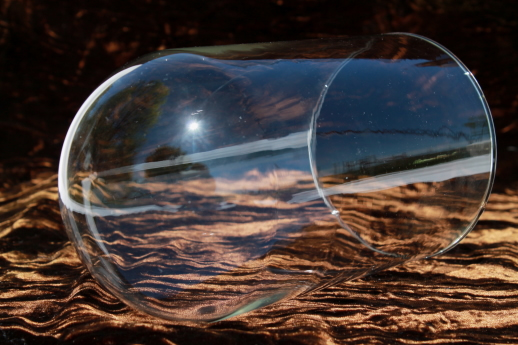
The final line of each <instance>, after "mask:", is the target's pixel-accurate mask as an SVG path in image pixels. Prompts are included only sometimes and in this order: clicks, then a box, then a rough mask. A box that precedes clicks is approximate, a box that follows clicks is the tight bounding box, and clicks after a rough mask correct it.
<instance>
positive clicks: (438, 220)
mask: <svg viewBox="0 0 518 345" xmlns="http://www.w3.org/2000/svg"><path fill="white" fill-rule="evenodd" d="M494 169H495V137H494V129H493V124H492V119H491V115H490V112H489V108H488V106H487V104H486V101H485V99H484V96H483V94H482V92H481V90H480V88H479V87H478V84H477V83H476V81H475V79H474V77H473V75H472V74H471V73H470V72H469V71H468V70H467V69H466V67H465V66H464V65H463V64H462V63H461V62H460V61H459V60H458V59H457V58H456V57H455V56H454V55H453V54H452V53H450V52H449V51H448V50H446V49H445V48H444V47H442V46H440V45H439V44H437V43H435V42H433V41H431V40H429V39H427V38H424V37H420V36H416V35H412V34H403V33H396V34H385V35H377V36H366V37H357V38H348V39H322V40H309V41H296V42H280V43H261V44H245V45H232V46H220V47H202V48H189V49H172V50H164V51H160V52H156V53H153V54H151V55H148V56H145V57H143V58H141V59H139V60H137V61H135V62H133V63H131V64H129V65H127V66H125V67H124V68H122V69H121V70H120V71H119V72H117V73H116V74H114V75H113V76H112V77H110V78H109V79H108V80H106V81H105V82H104V83H103V84H102V85H101V86H99V88H97V89H96V90H95V91H94V93H93V94H92V95H91V96H90V97H89V98H88V99H87V100H86V102H85V103H84V104H83V106H82V107H81V109H80V110H79V112H78V113H77V115H76V117H75V119H74V121H73V122H72V124H71V127H70V130H69V132H68V135H67V137H66V140H65V143H64V146H63V151H62V155H61V161H60V167H59V195H60V201H61V210H62V214H63V219H64V222H65V224H66V228H67V231H68V235H69V236H70V238H71V240H72V241H73V243H74V244H75V246H76V248H77V250H78V253H79V255H80V257H81V259H82V260H83V262H84V263H85V264H86V265H87V267H88V269H89V270H90V272H91V273H92V274H93V276H94V277H95V278H96V279H97V280H98V281H99V282H100V283H101V284H102V285H103V286H105V287H106V288H108V289H109V290H110V291H111V292H112V293H114V294H115V295H116V296H118V297H119V298H121V299H122V300H124V301H125V302H126V303H128V304H130V305H132V306H134V307H136V308H138V309H140V310H143V311H145V312H148V313H150V314H152V315H156V316H159V317H163V318H167V319H175V320H205V321H213V320H221V319H224V318H228V317H231V316H235V315H239V314H241V313H244V312H247V311H250V310H253V309H255V308H258V307H261V306H264V305H267V304H270V303H273V302H275V301H278V300H280V299H283V298H287V297H291V296H295V295H298V294H300V293H304V292H308V291H312V290H314V289H319V288H322V287H324V286H327V285H329V284H333V283H337V282H340V281H344V280H349V279H353V278H357V277H360V276H363V275H365V274H368V273H372V272H376V271H378V270H380V269H383V268H387V267H391V266H394V265H396V264H399V263H402V262H405V261H408V260H413V259H422V258H425V257H430V256H433V255H437V254H440V253H443V252H444V251H446V250H448V249H450V248H451V247H453V246H454V245H455V244H457V243H458V242H459V241H460V240H461V239H462V238H463V237H464V236H465V235H466V234H467V233H468V232H469V231H470V230H471V229H472V228H473V226H474V224H475V223H476V221H477V219H478V217H479V215H480V214H481V212H482V210H483V208H484V206H485V204H486V202H487V199H488V196H489V193H490V189H491V186H492V182H493V176H494Z"/></svg>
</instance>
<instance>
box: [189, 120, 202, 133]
mask: <svg viewBox="0 0 518 345" xmlns="http://www.w3.org/2000/svg"><path fill="white" fill-rule="evenodd" d="M198 128H200V124H199V123H198V122H195V121H193V122H191V123H189V130H190V131H196V130H198Z"/></svg>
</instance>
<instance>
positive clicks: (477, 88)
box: [382, 32, 497, 258]
mask: <svg viewBox="0 0 518 345" xmlns="http://www.w3.org/2000/svg"><path fill="white" fill-rule="evenodd" d="M382 35H403V36H410V37H414V38H418V39H421V40H424V41H426V42H428V43H430V44H432V45H434V46H435V47H437V48H438V49H440V50H442V51H444V52H445V53H446V54H448V56H450V57H451V58H452V59H453V61H455V62H456V63H457V65H458V66H459V67H460V68H461V69H462V70H463V71H464V72H465V74H466V75H467V76H468V78H469V80H470V81H471V84H472V85H473V87H474V89H475V91H476V92H477V94H478V96H479V98H480V101H481V103H482V107H483V109H484V112H485V115H486V120H487V123H488V128H489V136H490V139H491V164H490V170H489V179H488V183H487V187H486V191H485V194H484V197H483V198H482V200H481V203H480V207H479V210H478V213H477V215H476V216H475V218H474V219H473V221H472V222H471V224H470V225H469V226H467V227H466V229H464V231H463V232H462V233H461V234H460V236H459V237H457V238H456V239H455V240H454V241H453V242H452V243H450V244H449V245H448V246H447V247H445V248H443V249H441V250H439V251H437V252H435V253H432V254H430V255H426V256H425V258H431V257H434V256H438V255H441V254H444V253H446V252H447V251H449V250H450V249H452V248H454V247H455V246H456V245H458V244H459V242H460V241H462V240H463V239H464V238H465V237H466V236H467V235H468V234H469V233H470V232H471V230H473V228H474V227H475V225H476V224H477V222H478V219H479V217H480V215H481V214H482V212H483V211H484V209H485V207H486V205H487V202H488V200H489V196H490V195H491V190H492V189H493V184H494V181H495V173H496V155H497V151H496V132H495V125H494V122H493V116H492V115H491V110H490V108H489V105H488V103H487V100H486V97H485V96H484V92H483V91H482V88H481V87H480V85H479V83H478V82H477V80H476V79H475V76H474V75H473V73H471V71H470V70H469V69H468V68H467V67H466V65H465V64H464V63H463V62H462V61H461V60H460V59H459V58H458V57H457V56H455V54H453V53H452V52H451V51H450V50H449V49H448V48H446V47H444V46H443V45H442V44H440V43H437V42H436V41H434V40H432V39H430V38H428V37H424V36H421V35H417V34H413V33H407V32H391V33H386V34H382Z"/></svg>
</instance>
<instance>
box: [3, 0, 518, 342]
mask: <svg viewBox="0 0 518 345" xmlns="http://www.w3.org/2000/svg"><path fill="white" fill-rule="evenodd" d="M164 3H165V2H164ZM237 3H238V2H235V3H229V4H227V3H224V2H223V1H215V2H214V5H211V6H202V5H200V4H199V3H198V2H196V1H192V2H187V3H182V6H183V7H181V8H177V7H175V6H172V5H163V4H159V3H158V2H157V3H154V4H152V5H149V4H148V3H147V2H145V1H134V2H132V6H127V3H126V2H121V1H113V2H111V4H112V5H111V7H109V8H107V9H100V7H97V5H96V4H95V3H94V2H92V3H91V4H90V3H88V4H87V3H84V4H83V3H82V4H79V5H78V4H77V3H75V2H62V3H57V4H50V3H48V2H45V1H41V0H34V1H21V0H13V1H6V2H4V3H3V4H2V6H0V48H1V49H2V50H1V52H2V54H1V56H0V72H1V74H0V91H1V92H0V95H1V96H2V97H0V106H1V108H0V109H1V111H2V113H1V114H2V115H1V116H2V117H1V118H0V139H1V140H2V141H1V142H0V143H1V145H2V147H1V148H2V150H1V152H0V182H1V186H0V344H44V345H45V344H72V343H73V344H87V345H93V344H153V345H158V344H207V345H208V344H451V343H458V344H465V343H469V344H506V343H518V184H517V182H516V179H517V176H518V173H517V171H518V169H517V166H518V163H517V162H518V154H517V153H516V152H517V149H516V146H518V145H517V144H516V138H517V134H518V122H517V120H516V114H517V113H518V102H517V98H516V95H517V94H518V87H517V85H518V84H517V83H516V77H517V76H518V67H517V66H518V65H517V64H516V63H515V62H516V56H517V53H516V49H517V48H516V44H514V43H513V42H516V39H517V33H518V30H517V24H516V20H515V18H516V16H517V12H516V9H515V7H513V6H510V5H509V2H506V1H495V2H491V4H490V5H489V4H488V3H486V2H480V3H479V2H475V1H464V2H458V3H457V2H444V4H443V3H442V2H441V3H439V2H437V3H435V2H433V3H432V4H430V3H428V2H426V3H425V2H417V1H405V0H403V1H373V2H368V1H366V2H355V3H354V4H353V2H351V3H350V4H349V3H346V2H344V7H342V8H339V7H337V5H336V2H330V1H328V2H325V1H322V2H318V3H317V2H314V1H310V0H304V1H303V0H301V1H298V2H297V3H296V4H295V3H290V2H289V1H272V2H266V1H265V2H264V4H265V5H261V6H259V5H252V4H247V5H240V7H239V8H238V9H236V7H235V6H234V5H235V4H237ZM239 3H240V4H241V2H239ZM168 4H169V3H168ZM257 4H259V2H257ZM441 4H443V5H441ZM81 6H83V7H81ZM146 6H151V7H146ZM168 6H170V7H168ZM277 6H278V7H277ZM344 18H345V19H344ZM236 23H240V24H239V25H237V24H236ZM326 24H329V26H326ZM388 31H408V32H415V33H419V34H422V35H425V36H429V37H431V38H433V39H435V40H437V41H439V42H441V43H443V44H444V45H445V46H447V47H448V48H450V49H452V51H453V52H454V53H456V54H457V55H458V56H459V58H460V59H461V60H463V61H464V62H465V63H466V64H467V65H468V67H469V68H470V69H472V70H474V72H475V75H476V77H477V79H478V80H479V82H480V83H481V85H482V88H483V90H484V92H485V94H486V97H487V99H488V102H489V104H490V106H491V109H492V112H493V115H494V117H495V124H496V130H497V137H498V144H499V157H498V159H499V161H498V171H497V178H496V188H495V193H493V195H492V196H491V198H490V201H489V204H488V206H487V210H486V212H485V213H484V214H483V216H482V219H481V221H480V222H479V224H478V225H477V227H476V228H475V230H474V231H473V232H472V233H471V234H470V235H469V236H468V237H467V238H466V239H464V240H463V241H462V242H461V243H460V245H459V246H458V247H456V248H455V249H454V250H452V251H450V252H448V253H446V254H445V255H443V256H440V257H437V258H435V259H432V260H428V261H420V262H413V263H409V264H406V265H404V266H399V267H396V268H393V269H390V270H388V271H384V272H382V273H378V274H376V275H374V276H371V277H367V278H364V279H360V280H355V281H351V282H347V283H343V284H341V285H339V286H334V287H330V288H327V289H325V290H321V291H318V292H314V293H312V294H309V295H305V296H301V297H299V298H297V299H294V300H288V301H284V302H280V303H277V304H275V305H272V306H269V307H266V308H263V309H260V310H257V311H253V312H251V313H248V314H245V315H242V316H239V317H236V318H233V319H231V320H227V321H222V322H218V323H213V324H207V325H200V324H189V323H174V322H167V321H163V320H160V319H157V318H154V317H150V316H147V315H144V314H141V313H139V312H136V311H134V310H133V309H131V308H129V307H127V306H126V305H124V304H123V303H122V302H120V301H119V300H118V299H116V298H115V297H113V296H112V295H111V294H110V293H108V292H107V291H106V290H104V289H102V288H101V287H100V286H99V285H98V284H97V283H96V282H95V281H94V280H93V279H92V277H91V276H90V274H89V273H88V272H87V271H86V269H85V268H84V266H83V265H82V264H81V262H80V261H79V259H78V257H77V255H76V253H75V251H74V249H73V248H72V246H71V245H70V242H69V241H68V239H67V237H66V235H65V231H64V227H63V223H62V220H61V215H60V213H59V207H58V202H57V178H56V175H55V173H56V171H57V160H58V157H59V149H60V145H61V144H60V143H61V142H62V140H63V138H64V134H65V131H66V128H67V126H68V124H69V123H70V121H71V119H72V117H73V115H74V113H75V111H76V110H77V109H78V108H79V106H80V104H81V102H82V101H83V100H84V99H85V98H86V97H87V96H88V94H89V93H90V92H91V91H92V90H93V89H94V88H95V86H96V85H98V84H99V83H100V82H101V81H102V79H103V78H105V77H107V76H108V75H109V74H110V73H111V72H113V70H115V68H116V67H118V66H120V65H122V64H123V63H124V62H126V61H128V60H131V59H133V58H136V57H137V56H139V55H142V54H144V53H145V52H148V51H153V50H156V49H161V48H163V47H185V46H195V45H215V44H222V43H227V44H228V43H238V42H260V41H270V40H271V41H273V40H286V39H304V38H314V37H321V36H336V35H343V34H349V35H359V34H375V33H378V32H388ZM121 32H123V34H121Z"/></svg>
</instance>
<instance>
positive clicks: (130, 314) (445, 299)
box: [0, 173, 518, 344]
mask: <svg viewBox="0 0 518 345" xmlns="http://www.w3.org/2000/svg"><path fill="white" fill-rule="evenodd" d="M49 174H50V173H47V174H41V176H39V177H38V178H36V179H34V180H33V181H32V182H27V183H25V184H23V185H21V186H19V187H20V190H19V191H18V192H17V193H14V192H13V193H12V195H4V196H3V197H2V199H1V201H2V203H3V205H2V211H1V217H2V223H1V225H2V228H1V233H0V234H1V235H0V236H1V237H0V244H1V246H2V254H1V256H0V257H1V265H2V270H1V275H2V280H1V282H0V327H1V330H2V332H0V340H1V339H2V337H3V340H4V341H7V340H9V341H12V340H13V339H20V338H23V339H26V340H27V341H29V343H38V344H39V343H42V344H43V343H45V342H47V343H50V344H52V343H60V342H63V341H64V342H67V343H68V342H74V343H80V344H81V343H88V342H91V341H92V339H94V338H95V339H99V340H101V339H102V341H103V343H107V344H108V343H110V341H111V342H114V343H135V344H138V343H150V342H151V340H150V339H154V340H153V341H152V342H153V343H157V344H191V343H193V341H194V339H197V340H196V343H197V342H198V341H206V342H208V343H210V344H252V343H258V344H282V343H286V344H341V343H353V344H354V343H357V344H364V343H388V342H396V343H403V344H414V343H427V344H441V343H451V342H452V341H459V342H461V341H468V342H474V343H488V344H494V343H505V342H506V341H510V342H517V341H518V289H517V287H518V272H517V268H518V251H517V249H516V245H517V238H518V208H516V205H518V195H517V194H516V193H515V192H513V191H511V190H508V193H507V194H494V195H493V196H492V197H491V200H490V203H489V205H488V208H487V210H486V212H485V213H484V215H483V217H482V220H481V221H480V223H479V225H478V226H477V227H476V229H475V230H474V231H473V232H472V233H471V234H470V235H469V236H468V237H467V238H466V239H465V240H464V241H462V242H461V244H460V245H459V246H458V247H457V248H456V249H454V250H453V251H451V252H449V253H447V254H445V255H443V256H441V257H438V258H435V259H431V260H426V261H418V262H413V263H409V264H406V265H404V266H400V267H396V268H393V269H390V270H388V271H385V272H382V273H378V274H376V275H374V276H371V277H368V278H364V279H360V280H356V281H351V282H347V283H343V284H340V285H338V286H334V287H330V288H327V289H324V290H321V291H318V292H314V293H311V294H308V295H305V296H301V297H299V298H296V299H293V300H288V301H284V302H280V303H277V304H274V305H272V306H269V307H266V308H263V309H260V310H257V311H253V312H250V313H248V314H245V315H242V316H239V317H235V318H233V319H230V320H227V321H221V322H217V323H213V324H195V323H174V322H168V321H164V320H160V319H157V318H154V317H150V316H147V315H144V314H141V313H139V312H137V311H135V310H133V309H131V308H129V307H127V306H125V305H124V304H123V303H121V302H120V301H119V300H118V299H117V298H115V297H113V296H112V295H111V294H110V293H109V292H107V291H106V290H104V289H103V288H101V287H100V286H99V285H98V284H97V283H96V282H95V281H94V280H93V279H92V277H91V276H90V274H89V273H88V272H87V271H86V269H85V268H84V266H83V265H82V264H81V262H80V261H79V259H78V257H77V255H76V253H75V251H74V249H73V247H72V246H71V244H70V242H69V241H68V239H67V237H66V235H65V231H64V228H63V225H62V222H61V217H60V214H59V208H58V203H57V186H56V176H55V175H49Z"/></svg>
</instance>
